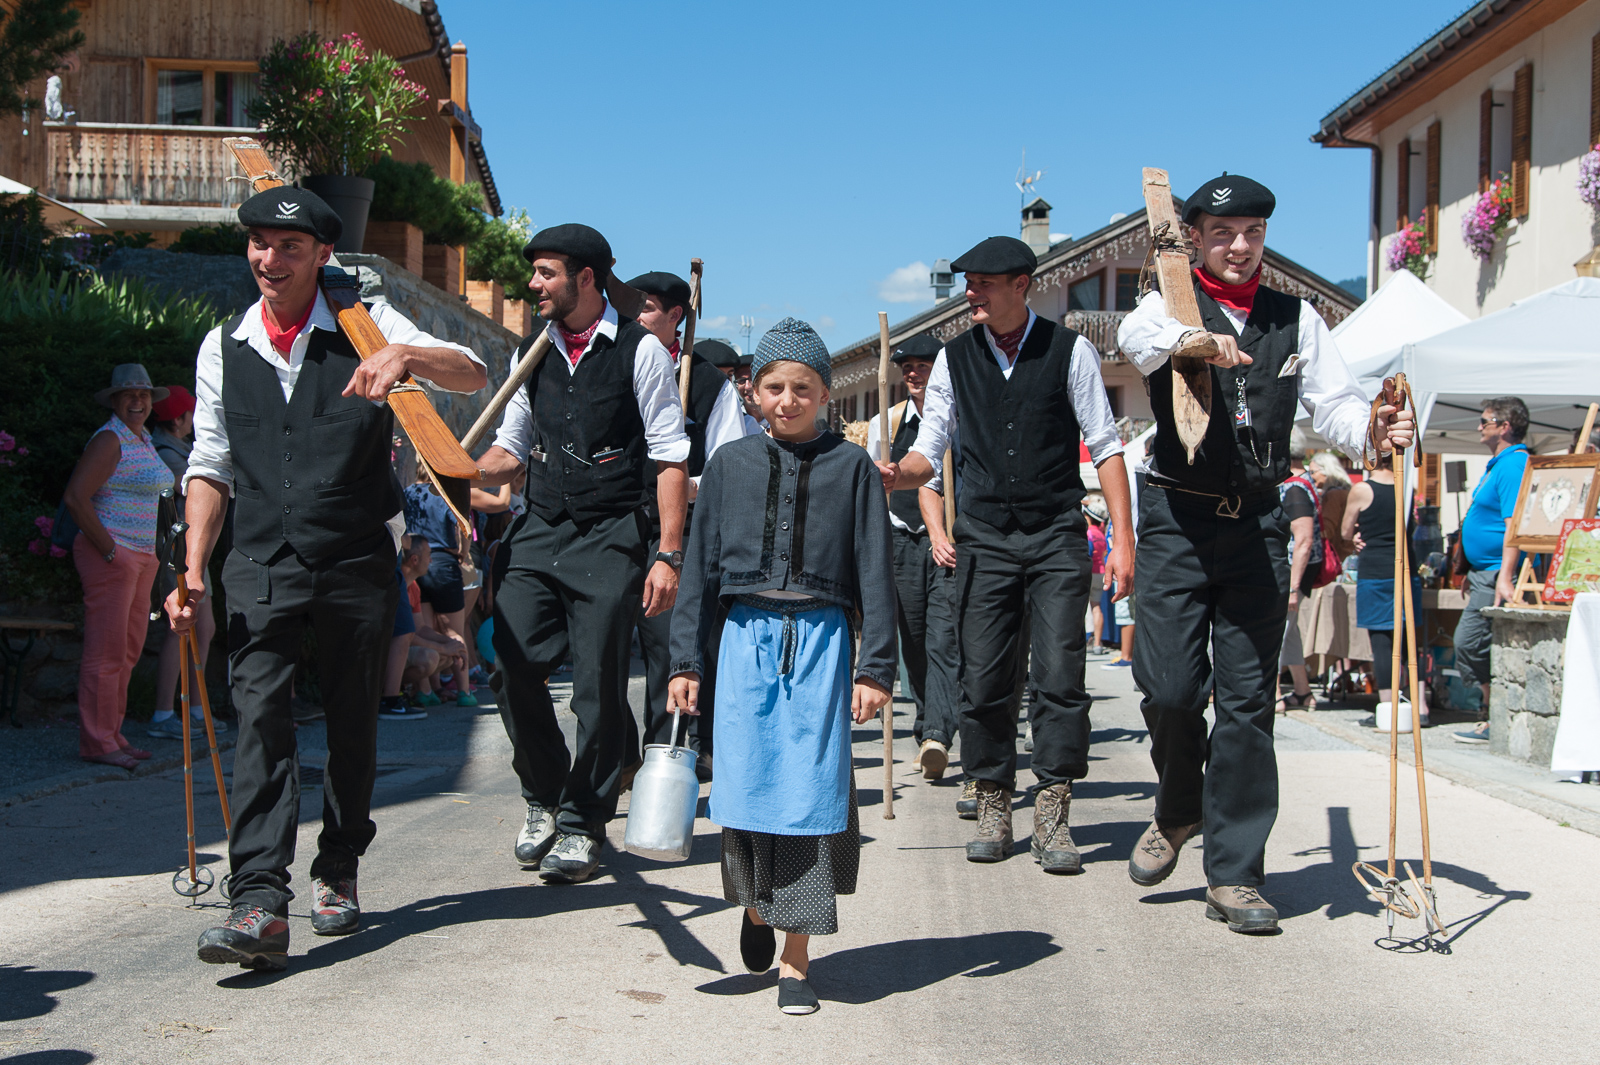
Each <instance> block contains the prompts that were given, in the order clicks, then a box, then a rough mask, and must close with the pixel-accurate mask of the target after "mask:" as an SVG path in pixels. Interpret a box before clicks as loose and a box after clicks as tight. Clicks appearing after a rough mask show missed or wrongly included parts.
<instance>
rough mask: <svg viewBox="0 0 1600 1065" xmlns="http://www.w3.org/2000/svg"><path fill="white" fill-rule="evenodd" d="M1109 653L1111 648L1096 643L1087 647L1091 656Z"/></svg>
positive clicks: (1099, 656)
mask: <svg viewBox="0 0 1600 1065" xmlns="http://www.w3.org/2000/svg"><path fill="white" fill-rule="evenodd" d="M1110 653H1111V649H1110V648H1108V647H1105V646H1103V645H1101V644H1096V645H1095V646H1093V647H1091V648H1089V654H1090V656H1091V657H1093V658H1103V657H1105V656H1106V655H1108V654H1110Z"/></svg>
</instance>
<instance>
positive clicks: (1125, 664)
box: [1100, 658, 1133, 669]
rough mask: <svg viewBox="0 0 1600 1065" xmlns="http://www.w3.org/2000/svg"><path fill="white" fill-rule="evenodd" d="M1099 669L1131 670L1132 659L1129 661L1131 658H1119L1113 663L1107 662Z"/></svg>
mask: <svg viewBox="0 0 1600 1065" xmlns="http://www.w3.org/2000/svg"><path fill="white" fill-rule="evenodd" d="M1100 668H1101V669H1132V668H1133V659H1131V658H1119V659H1117V660H1116V661H1115V662H1107V663H1106V664H1105V665H1103V666H1101V667H1100Z"/></svg>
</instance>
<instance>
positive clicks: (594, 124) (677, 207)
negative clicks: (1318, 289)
mask: <svg viewBox="0 0 1600 1065" xmlns="http://www.w3.org/2000/svg"><path fill="white" fill-rule="evenodd" d="M1465 6H1466V4H1465V2H1464V0H1449V2H1445V3H1411V2H1402V0H1343V2H1342V3H1340V4H1337V5H1328V4H1320V3H1305V2H1294V0H1291V2H1288V3H1285V2H1281V0H1280V2H1276V3H1266V2H1256V0H1235V2H1231V3H1225V4H1203V3H1196V2H1190V3H1171V2H1160V0H1149V2H1146V3H1142V4H1132V3H1122V4H1086V3H1057V4H1051V3H1035V4H996V3H993V2H989V3H971V4H965V5H960V4H945V3H918V4H901V3H870V2H869V3H862V2H857V3H835V2H832V0H828V2H813V3H809V4H804V5H791V4H768V3H744V4H724V3H696V4H681V3H680V4H662V3H633V2H631V0H624V2H616V0H613V2H608V3H592V2H591V3H564V4H555V3H545V2H538V3H533V2H526V0H514V2H512V0H441V2H440V9H441V14H442V15H443V16H444V20H445V27H446V29H447V30H448V32H449V34H450V36H451V39H452V40H462V41H465V42H466V44H467V46H468V48H469V50H470V52H469V54H470V56H471V99H470V102H471V105H472V110H473V113H474V115H475V116H476V117H477V119H478V121H479V123H480V124H481V125H482V127H483V129H484V144H485V147H486V149H487V151H488V154H489V159H490V164H491V166H492V167H493V169H494V175H495V181H496V183H497V184H498V186H499V189H500V194H501V198H502V200H503V201H504V202H505V203H506V204H507V205H511V206H516V207H522V208H526V209H527V210H528V212H529V214H530V215H531V216H532V219H533V221H534V224H535V225H536V226H544V225H553V224H556V223H560V222H569V221H581V222H586V223H588V224H590V225H593V226H595V227H596V228H598V229H599V230H600V231H601V232H603V233H605V234H606V236H607V238H608V239H609V240H610V241H611V244H612V248H613V250H614V251H615V254H616V257H617V267H618V270H619V271H620V272H622V275H623V276H624V277H631V276H633V275H634V274H635V273H642V272H644V271H646V270H673V271H675V272H677V273H680V274H683V273H686V272H687V270H688V260H689V258H690V257H691V256H698V257H700V258H702V259H704V260H705V262H706V267H705V270H706V273H705V293H706V304H705V313H706V318H707V322H706V323H705V324H704V325H703V326H702V329H701V335H702V336H705V335H722V336H730V337H734V338H735V339H736V340H739V341H741V342H742V337H741V336H738V335H737V323H738V321H739V317H740V316H741V315H748V316H751V317H754V318H755V320H756V332H755V334H754V335H755V337H756V338H759V336H760V333H761V330H763V329H765V328H767V327H769V326H771V325H772V323H773V322H775V321H776V320H778V319H779V318H782V317H784V316H785V315H794V316H796V317H800V318H804V319H806V320H807V321H809V322H811V323H812V324H813V325H814V326H816V327H817V329H818V331H819V332H820V333H821V334H822V336H823V339H825V340H826V341H827V342H828V344H829V346H830V347H833V348H838V347H840V346H842V345H844V344H846V343H849V342H851V341H853V340H856V339H859V338H861V337H863V336H866V335H868V334H870V333H874V332H876V329H877V317H876V313H877V311H879V310H887V311H888V312H889V313H890V318H891V320H892V321H893V320H898V319H900V318H903V317H906V316H908V315H910V314H913V313H916V312H917V311H920V310H922V309H924V308H926V307H928V306H930V305H931V302H932V295H931V292H930V291H929V290H927V289H926V288H920V286H918V285H916V284H911V285H909V286H908V285H907V284H906V280H907V279H908V278H910V279H911V280H913V281H914V280H915V276H914V275H915V274H917V273H920V271H919V270H915V269H913V264H916V263H932V262H933V261H934V260H935V259H938V258H940V257H945V258H955V257H956V256H957V255H959V254H960V253H961V252H962V251H964V250H966V249H967V248H968V247H970V246H971V245H972V244H974V243H976V242H977V241H978V240H981V239H982V238H984V237H987V236H990V235H992V234H996V233H1003V234H1012V235H1015V234H1016V233H1017V229H1018V222H1019V211H1018V208H1019V206H1020V204H1019V197H1018V193H1017V190H1016V188H1015V187H1014V186H1013V184H1012V182H1013V181H1014V180H1015V177H1016V173H1017V169H1018V167H1019V166H1020V165H1021V163H1022V155H1023V151H1024V149H1026V151H1027V161H1028V167H1029V170H1030V171H1031V170H1037V169H1043V170H1044V171H1045V175H1044V178H1043V180H1042V181H1041V182H1040V184H1039V186H1038V189H1039V193H1040V194H1041V195H1043V196H1044V197H1045V198H1046V199H1047V200H1049V201H1050V203H1051V204H1052V205H1053V206H1054V208H1055V210H1054V212H1053V214H1052V216H1051V229H1052V230H1053V231H1054V232H1056V233H1072V234H1077V235H1080V236H1081V235H1083V234H1085V233H1088V232H1091V231H1092V230H1094V229H1096V228H1098V227H1100V226H1102V225H1104V224H1105V223H1106V222H1107V221H1108V220H1109V218H1110V216H1111V215H1112V214H1113V213H1115V212H1131V211H1133V210H1135V209H1137V207H1138V206H1139V205H1140V202H1141V201H1140V192H1139V171H1140V168H1141V167H1143V166H1164V167H1166V168H1168V169H1169V170H1170V171H1171V172H1172V178H1173V184H1174V186H1175V187H1176V188H1178V189H1179V190H1180V191H1185V192H1186V191H1187V190H1189V189H1191V188H1193V187H1194V186H1196V185H1198V184H1199V183H1200V182H1202V181H1204V180H1206V179H1208V178H1210V177H1213V176H1215V175H1216V174H1217V173H1219V172H1220V171H1222V170H1228V171H1230V172H1234V173H1242V174H1247V175H1249V176H1251V177H1253V178H1256V179H1257V180H1260V181H1263V182H1265V183H1266V184H1267V185H1269V186H1270V187H1271V188H1272V189H1273V190H1274V192H1275V193H1276V194H1277V197H1278V210H1277V213H1276V215H1275V216H1274V217H1273V219H1272V223H1271V232H1270V235H1269V238H1268V239H1269V243H1270V244H1271V245H1272V246H1273V247H1274V248H1275V249H1276V250H1278V251H1280V252H1282V253H1283V254H1285V255H1288V256H1289V257H1290V258H1292V259H1296V260H1298V261H1300V262H1301V263H1304V264H1305V265H1307V266H1309V267H1310V268H1312V269H1314V270H1316V271H1318V272H1319V273H1322V274H1323V275H1325V276H1327V277H1328V278H1330V279H1332V280H1340V279H1343V278H1347V277H1352V276H1359V275H1363V274H1364V273H1365V265H1364V259H1365V240H1366V218H1367V210H1368V206H1367V190H1368V182H1369V165H1370V164H1369V161H1368V153H1367V152H1365V151H1351V150H1343V151H1331V150H1326V149H1320V148H1317V147H1316V146H1315V145H1312V144H1311V143H1310V142H1309V140H1308V139H1307V138H1308V137H1309V135H1310V134H1311V132H1312V131H1313V130H1314V129H1315V128H1316V126H1317V122H1318V120H1319V119H1320V118H1321V117H1322V115H1323V114H1325V113H1327V112H1328V111H1330V110H1332V108H1333V107H1334V106H1335V105H1337V104H1338V103H1340V102H1341V101H1342V100H1343V99H1344V98H1345V97H1346V96H1348V95H1349V94H1351V93H1352V92H1354V91H1355V90H1356V89H1358V88H1360V87H1361V86H1362V85H1363V84H1365V83H1366V82H1367V81H1368V80H1370V79H1371V78H1372V77H1374V76H1376V75H1377V74H1378V73H1379V72H1381V71H1382V70H1383V69H1385V68H1386V67H1388V66H1389V65H1390V64H1391V63H1393V62H1394V61H1395V60H1397V59H1398V58H1400V57H1401V56H1402V55H1403V54H1405V53H1406V52H1407V51H1408V50H1410V49H1411V48H1413V47H1415V46H1416V45H1417V44H1418V43H1420V42H1421V41H1422V40H1423V39H1424V38H1426V37H1427V36H1428V35H1429V34H1431V33H1433V32H1434V31H1435V30H1437V29H1438V28H1439V27H1440V26H1441V25H1443V24H1444V23H1445V22H1446V21H1447V20H1449V19H1450V18H1452V17H1454V16H1456V15H1458V14H1459V13H1460V12H1461V11H1462V10H1463V9H1464V8H1465ZM1175 48H1176V49H1178V50H1176V51H1175V50H1174V49H1175ZM1147 56H1161V57H1164V58H1163V59H1161V60H1157V59H1154V58H1152V59H1149V60H1147V59H1146V57H1147ZM896 271H899V273H898V274H897V273H896ZM919 296H920V297H921V298H920V300H919V299H918V297H919ZM890 297H896V298H895V299H894V300H891V298H890Z"/></svg>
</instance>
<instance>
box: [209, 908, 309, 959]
mask: <svg viewBox="0 0 1600 1065" xmlns="http://www.w3.org/2000/svg"><path fill="white" fill-rule="evenodd" d="M196 953H197V954H198V955H199V957H200V960H201V961H203V962H208V963H210V964H212V965H240V966H243V967H244V968H246V969H266V970H268V971H271V972H277V971H278V970H280V969H286V968H288V967H289V921H288V918H286V917H283V916H280V915H279V914H276V913H269V912H268V911H267V910H264V909H262V908H261V907H260V906H235V907H234V908H233V911H232V912H231V913H229V914H228V919H227V920H226V921H223V922H222V923H221V924H220V925H218V926H217V927H215V928H208V929H206V930H205V931H204V932H201V933H200V944H199V948H198V949H197V950H196Z"/></svg>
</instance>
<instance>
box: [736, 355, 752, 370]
mask: <svg viewBox="0 0 1600 1065" xmlns="http://www.w3.org/2000/svg"><path fill="white" fill-rule="evenodd" d="M755 364H756V355H755V352H753V351H747V352H745V353H744V354H743V355H740V356H739V365H740V366H743V367H744V368H745V369H749V368H750V367H752V366H754V365H755Z"/></svg>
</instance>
